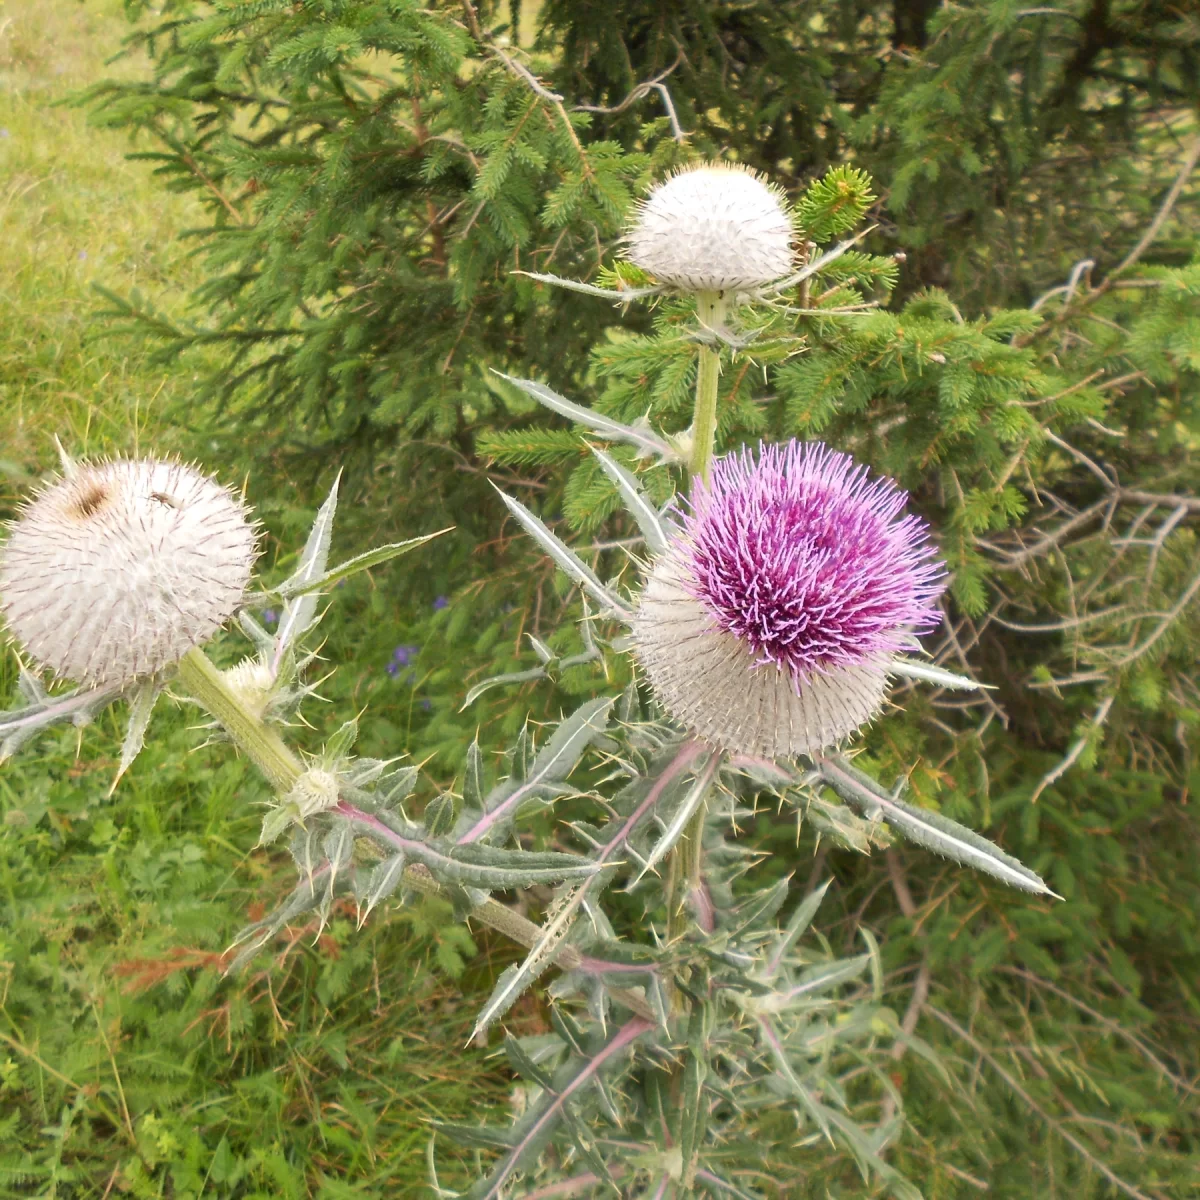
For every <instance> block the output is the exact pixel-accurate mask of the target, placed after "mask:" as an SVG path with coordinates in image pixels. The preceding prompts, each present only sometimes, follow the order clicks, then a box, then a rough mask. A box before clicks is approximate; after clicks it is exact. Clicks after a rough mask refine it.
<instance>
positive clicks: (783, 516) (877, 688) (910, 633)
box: [633, 442, 945, 758]
mask: <svg viewBox="0 0 1200 1200" xmlns="http://www.w3.org/2000/svg"><path fill="white" fill-rule="evenodd" d="M907 499H908V497H907V495H906V493H905V492H904V491H902V490H901V489H900V488H899V487H897V486H896V485H895V484H894V483H892V482H891V480H889V479H871V478H870V476H869V475H868V473H867V470H866V468H865V467H862V466H859V465H857V464H856V463H855V462H854V460H853V459H851V458H850V456H849V455H846V454H839V453H837V452H835V451H832V450H830V449H828V448H827V447H825V446H823V445H821V444H820V443H819V442H810V443H801V442H788V443H786V444H784V445H783V446H767V445H764V446H762V447H761V448H760V451H759V453H758V455H757V456H755V455H754V454H752V453H751V452H750V451H748V450H744V451H742V452H741V453H740V454H729V455H725V456H724V457H723V458H718V459H716V460H715V461H714V462H713V465H712V470H711V474H710V477H709V481H708V483H705V482H704V481H703V480H699V479H697V480H694V481H693V484H692V492H691V498H690V503H689V505H688V508H687V510H686V511H684V512H683V513H682V514H681V515H682V527H681V528H680V529H678V531H677V532H676V533H675V535H674V536H673V537H672V538H671V541H670V543H669V545H668V546H667V549H666V551H665V553H663V554H662V555H660V556H659V557H658V558H657V559H656V560H655V562H654V563H653V564H652V566H651V569H650V573H649V577H648V578H647V580H646V585H645V587H644V589H643V591H642V597H641V602H640V604H639V607H638V611H637V613H636V615H635V617H634V620H633V643H634V652H635V654H636V655H637V657H638V659H639V661H640V662H641V664H642V667H643V668H644V669H645V672H646V675H647V676H648V678H649V681H650V684H651V686H652V687H653V689H654V692H655V694H656V695H657V696H658V699H659V700H660V702H661V703H662V705H663V707H664V708H665V709H666V710H667V711H668V712H669V713H670V714H671V715H672V716H674V717H676V718H677V719H678V720H680V721H682V722H683V723H684V724H685V725H687V726H688V728H689V729H690V730H692V732H693V733H696V734H698V735H699V736H700V737H702V738H704V739H705V740H706V741H709V742H711V743H712V744H713V745H715V746H719V747H721V748H722V749H726V750H731V751H733V752H734V753H740V754H751V755H759V756H763V757H766V758H787V757H792V756H793V755H796V754H814V753H816V752H818V751H820V750H823V749H825V748H826V747H829V746H833V745H836V744H837V743H838V742H840V741H842V740H843V739H844V738H846V737H848V736H849V735H850V734H851V733H853V732H854V731H855V730H857V729H859V728H860V727H861V726H863V725H865V724H866V723H867V722H868V721H870V720H871V719H872V718H873V717H874V716H875V715H876V714H877V713H878V712H879V711H880V710H881V708H882V707H883V703H884V696H885V691H886V688H887V677H888V668H889V665H890V663H891V660H892V657H893V655H895V654H896V653H897V652H899V651H901V650H904V649H908V648H910V647H911V644H912V642H913V640H914V636H915V635H916V634H917V633H922V632H925V631H927V630H929V629H931V628H932V627H933V626H934V625H935V624H936V623H937V621H938V619H939V616H940V610H939V609H938V606H937V599H938V596H939V595H940V594H941V592H942V590H943V588H944V587H945V569H944V568H943V567H942V565H941V563H940V562H939V561H938V558H937V555H936V553H935V551H934V548H933V546H932V545H931V544H930V542H929V531H928V528H927V527H926V525H925V523H924V522H923V521H921V520H920V519H919V518H918V517H915V516H906V515H904V507H905V502H906V501H907Z"/></svg>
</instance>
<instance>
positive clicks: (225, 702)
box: [179, 647, 304, 793]
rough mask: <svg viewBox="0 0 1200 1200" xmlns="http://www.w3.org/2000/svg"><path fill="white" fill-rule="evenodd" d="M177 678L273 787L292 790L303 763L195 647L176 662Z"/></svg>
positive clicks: (282, 790)
mask: <svg viewBox="0 0 1200 1200" xmlns="http://www.w3.org/2000/svg"><path fill="white" fill-rule="evenodd" d="M179 680H180V682H181V683H182V684H183V686H184V688H185V689H186V690H187V693H188V695H189V696H190V697H191V698H192V699H193V700H195V701H196V703H197V704H199V705H200V707H201V708H203V709H205V710H206V711H207V712H208V713H210V714H211V715H212V716H213V717H215V718H216V720H217V722H218V723H219V724H220V726H221V728H222V729H224V730H225V732H226V733H227V734H229V736H230V738H231V739H232V740H233V743H234V745H235V746H237V748H238V749H239V750H241V751H242V753H243V754H245V755H246V757H247V758H248V759H250V761H251V762H252V763H254V765H255V766H256V767H258V769H259V770H260V771H261V772H262V773H263V774H264V775H265V776H266V777H267V779H268V780H269V781H270V783H271V786H272V787H274V788H275V789H276V791H278V792H281V793H286V792H289V791H291V789H292V787H293V785H294V784H295V783H296V780H298V779H299V778H300V776H301V775H303V774H304V764H303V763H302V762H301V761H300V759H299V758H297V757H296V755H295V753H294V752H293V751H292V750H291V749H290V747H289V746H288V745H287V743H286V742H285V741H284V740H283V738H281V737H280V736H279V734H278V733H277V732H276V731H275V730H274V729H272V728H271V726H270V725H268V724H267V723H266V722H265V721H264V720H263V719H262V718H261V717H257V716H255V715H254V713H252V712H251V711H250V710H249V709H248V708H247V707H246V706H245V705H244V704H243V703H242V701H241V700H240V699H239V698H238V696H237V695H236V693H235V692H234V691H233V689H232V688H231V687H230V686H229V684H228V683H226V682H225V677H224V676H223V675H222V674H221V672H220V671H218V670H217V668H216V667H214V666H213V665H212V663H211V662H210V661H209V658H208V655H206V654H205V653H204V651H203V650H201V649H199V648H198V647H193V648H192V649H191V650H189V651H188V652H187V653H186V654H185V655H184V656H183V658H182V659H181V660H180V663H179Z"/></svg>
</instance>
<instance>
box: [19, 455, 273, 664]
mask: <svg viewBox="0 0 1200 1200" xmlns="http://www.w3.org/2000/svg"><path fill="white" fill-rule="evenodd" d="M256 542H257V535H256V533H255V530H254V527H253V526H252V525H251V523H250V522H249V521H248V519H247V514H246V510H245V508H244V506H243V504H242V502H241V500H240V499H238V498H237V497H235V496H234V495H232V494H231V493H230V492H229V491H227V490H226V489H225V488H223V487H221V485H220V484H218V483H216V482H215V481H213V480H211V479H209V478H207V477H206V476H204V475H202V474H201V473H200V472H199V471H197V470H196V469H195V468H193V467H190V466H185V465H184V464H182V463H178V462H163V461H156V460H153V459H138V460H117V461H115V462H99V463H80V464H76V465H74V466H72V467H71V468H69V471H68V474H67V477H66V478H65V479H61V480H59V481H57V482H55V483H52V484H50V485H49V486H48V487H46V488H45V489H44V490H43V491H42V492H40V493H39V494H38V495H37V496H35V497H34V498H33V499H32V500H31V501H30V502H29V503H28V504H27V505H26V507H25V509H24V510H23V511H22V513H21V514H20V516H19V517H18V519H17V520H16V521H15V522H14V523H13V524H12V526H11V532H10V536H9V539H8V542H7V544H5V545H4V547H3V548H2V549H0V614H2V615H3V617H4V620H5V623H6V624H7V626H8V630H9V633H10V634H11V635H12V637H13V638H14V639H15V641H16V642H17V643H18V644H19V645H20V646H21V648H22V649H23V650H24V651H25V652H26V653H27V654H28V655H29V657H30V658H32V659H33V660H34V661H35V662H36V663H37V664H39V665H40V666H41V667H43V668H48V669H50V670H52V671H54V672H55V673H56V674H57V675H59V676H61V677H64V678H66V679H71V680H74V681H75V682H76V683H81V684H85V685H88V686H98V685H115V686H125V685H126V684H129V683H132V682H133V681H134V680H136V679H140V678H143V677H145V676H148V675H153V674H155V673H156V672H158V671H161V670H163V669H164V668H166V667H169V666H172V665H173V664H174V663H176V662H178V661H179V659H181V658H182V657H183V655H184V654H185V653H187V651H188V650H190V649H191V648H192V647H193V646H197V645H200V644H201V643H203V642H205V641H207V640H208V638H210V637H211V636H212V635H213V634H214V633H215V632H216V630H217V629H218V628H220V626H221V625H222V624H223V623H224V622H225V621H226V620H227V619H228V618H229V617H230V616H231V615H232V614H233V612H234V611H235V609H236V608H237V606H238V604H239V603H240V602H241V600H242V596H243V594H244V592H245V589H246V584H247V582H248V581H249V579H250V570H251V567H252V566H253V564H254V558H255V554H256V549H257V547H256Z"/></svg>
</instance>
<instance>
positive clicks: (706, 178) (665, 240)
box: [626, 163, 795, 292]
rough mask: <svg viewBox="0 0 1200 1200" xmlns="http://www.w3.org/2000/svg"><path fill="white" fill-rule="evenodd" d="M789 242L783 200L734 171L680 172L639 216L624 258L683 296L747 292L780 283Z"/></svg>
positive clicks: (712, 167)
mask: <svg viewBox="0 0 1200 1200" xmlns="http://www.w3.org/2000/svg"><path fill="white" fill-rule="evenodd" d="M794 238H795V230H794V229H793V226H792V222H791V218H790V217H789V215H788V212H787V207H786V201H785V198H784V196H783V193H782V192H781V191H780V190H779V189H777V188H775V187H773V186H772V185H771V184H768V183H767V182H765V180H763V178H762V177H761V176H760V175H759V174H758V173H757V172H755V171H752V170H750V169H749V168H748V167H743V166H739V165H737V164H726V163H708V164H703V165H701V166H695V167H685V168H683V169H682V170H680V171H677V172H676V173H675V174H674V175H672V176H671V177H670V178H669V179H667V180H665V181H664V182H663V183H660V184H659V185H658V186H657V187H655V188H654V190H653V191H652V192H651V193H650V195H649V196H647V197H646V199H645V200H644V201H643V202H642V204H641V205H640V206H639V208H638V212H637V217H636V220H635V222H634V224H633V227H632V228H631V229H630V231H629V233H628V234H627V235H626V242H627V244H628V247H629V258H630V260H631V261H632V262H634V263H635V264H636V265H637V266H639V267H641V268H642V269H643V270H644V271H648V272H649V273H650V274H651V275H653V276H654V277H655V278H656V279H658V280H660V281H661V282H662V283H666V284H669V285H671V286H672V287H676V288H678V289H680V290H681V291H686V292H701V291H713V292H724V291H728V290H736V289H742V290H748V289H751V288H755V287H761V286H762V285H764V284H767V283H772V282H774V281H775V280H777V279H781V278H782V277H783V276H785V275H787V274H788V272H789V271H790V270H791V269H792V264H793V260H794V255H793V248H792V243H793V240H794Z"/></svg>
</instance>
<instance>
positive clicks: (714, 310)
mask: <svg viewBox="0 0 1200 1200" xmlns="http://www.w3.org/2000/svg"><path fill="white" fill-rule="evenodd" d="M726 307H727V304H726V301H725V300H724V298H723V297H722V296H721V294H720V293H719V292H700V293H698V294H697V296H696V317H697V319H698V320H699V322H700V325H701V328H702V329H705V330H714V329H717V328H719V327H720V325H721V322H722V321H723V320H724V318H725V309H726ZM720 377H721V351H720V349H719V345H718V344H713V345H707V344H704V343H701V346H700V362H699V365H698V367H697V369H696V407H695V409H694V410H693V415H692V461H691V463H690V469H691V472H692V474H693V475H699V476H700V478H701V479H703V480H705V481H707V479H708V468H709V464H710V463H711V462H712V456H713V447H714V445H715V444H716V440H717V385H718V382H719V380H720Z"/></svg>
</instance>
